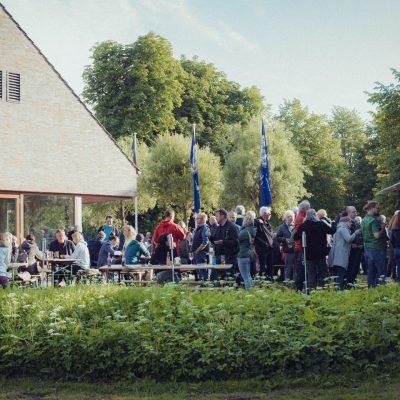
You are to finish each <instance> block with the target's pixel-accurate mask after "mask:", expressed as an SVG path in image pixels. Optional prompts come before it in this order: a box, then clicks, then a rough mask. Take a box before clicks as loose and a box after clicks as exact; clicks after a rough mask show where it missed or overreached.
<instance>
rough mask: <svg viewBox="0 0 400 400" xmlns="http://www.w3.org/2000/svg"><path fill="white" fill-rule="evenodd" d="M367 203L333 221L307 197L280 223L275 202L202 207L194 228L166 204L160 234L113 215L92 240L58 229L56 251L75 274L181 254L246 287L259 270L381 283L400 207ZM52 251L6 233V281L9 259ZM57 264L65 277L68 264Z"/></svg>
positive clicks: (391, 260)
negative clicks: (274, 218)
mask: <svg viewBox="0 0 400 400" xmlns="http://www.w3.org/2000/svg"><path fill="white" fill-rule="evenodd" d="M364 209H365V216H364V218H361V217H360V216H358V215H357V210H356V209H355V207H353V206H348V207H346V208H345V209H344V210H343V212H342V214H341V215H340V216H338V217H336V218H335V219H334V220H331V219H329V218H328V216H327V213H326V211H325V210H318V211H316V210H315V209H313V208H311V205H310V203H309V201H308V200H304V201H302V202H301V203H300V204H299V205H298V207H295V208H293V209H291V210H287V211H286V212H285V213H284V215H283V221H282V222H281V224H280V225H279V228H278V229H276V230H274V229H273V228H272V225H271V223H270V220H271V209H270V208H269V207H261V208H260V210H259V213H258V215H257V214H256V213H255V212H254V211H247V212H246V211H245V209H244V207H243V206H237V207H236V210H235V211H230V212H228V211H227V210H225V209H223V208H220V209H218V210H216V212H215V214H214V215H210V217H209V218H208V216H207V214H206V213H203V212H201V213H199V214H197V215H196V216H195V226H194V228H193V229H188V228H187V227H186V225H185V224H184V223H182V222H181V223H179V224H177V223H175V213H174V211H173V210H167V211H166V212H165V214H164V218H163V220H162V221H161V222H160V223H159V225H158V226H157V227H156V229H155V231H154V233H153V235H151V233H150V232H147V233H146V235H145V236H144V235H142V234H140V233H137V232H136V231H135V229H134V228H133V227H132V226H131V225H127V226H124V227H123V229H122V232H119V230H118V229H117V227H116V226H115V225H114V223H113V218H112V216H111V215H108V216H107V217H106V220H105V223H104V224H103V225H102V226H101V227H100V228H99V229H98V233H97V236H96V238H95V239H93V240H89V241H87V242H86V241H85V240H84V236H83V234H82V229H81V228H80V227H79V226H76V227H75V228H74V229H73V230H72V231H71V232H69V233H66V232H65V230H64V229H58V230H57V231H56V234H55V240H54V241H52V242H51V243H50V246H49V250H50V251H51V252H52V253H53V254H56V255H57V257H59V258H60V259H63V258H64V259H66V260H68V259H71V268H70V271H71V274H72V275H76V274H77V273H78V271H80V270H87V269H90V268H98V267H101V266H104V265H107V264H110V263H122V264H125V263H126V264H128V265H135V264H139V263H148V262H149V263H150V264H153V265H168V264H171V263H173V262H176V261H177V260H179V264H180V263H182V264H195V265H200V264H203V265H204V264H207V263H208V264H229V265H231V268H229V269H226V270H217V269H213V268H210V269H207V268H199V269H197V270H195V278H196V280H199V281H208V280H211V281H215V280H219V279H225V278H231V279H236V280H237V281H238V282H243V285H244V287H245V289H247V290H248V289H250V288H251V287H252V286H253V282H254V279H255V278H256V277H261V278H263V279H265V280H269V281H272V280H274V279H278V280H279V281H287V282H291V284H293V286H294V287H295V289H297V290H303V289H304V288H306V289H307V290H308V291H311V290H315V289H316V288H317V286H322V287H323V286H325V285H326V284H327V282H328V280H329V278H330V277H333V278H334V281H335V285H336V287H337V289H339V290H343V289H345V288H349V287H354V285H355V283H356V280H357V276H358V274H359V273H360V272H361V271H362V272H363V273H364V274H367V282H368V287H375V286H376V285H378V284H384V283H385V279H386V277H387V276H391V277H392V278H394V279H396V280H397V279H398V278H400V212H399V211H396V212H395V213H394V215H393V217H392V218H391V219H390V221H389V223H388V224H387V223H386V219H385V217H384V216H382V215H380V208H379V204H378V203H377V202H374V201H370V202H368V203H367V204H366V206H365V208H364ZM68 235H69V236H70V238H71V240H70V239H69V238H68ZM169 237H172V242H171V241H170V240H169ZM171 246H172V248H171ZM45 256H46V255H45V254H44V253H43V251H42V250H40V249H39V247H38V245H37V244H36V242H35V236H33V235H28V236H27V237H26V240H25V241H24V242H23V243H22V244H21V246H19V247H18V246H17V245H16V240H15V238H14V237H13V236H12V235H11V234H9V233H0V285H2V286H3V287H7V285H8V276H7V265H8V264H9V263H10V262H12V261H14V262H24V263H26V267H25V268H26V270H27V271H28V272H29V273H31V274H36V273H37V272H38V262H40V261H41V260H43V259H44V257H45ZM118 256H119V257H118ZM56 268H57V266H56ZM57 270H58V272H56V277H57V282H58V283H60V284H61V283H62V281H63V280H64V278H65V276H64V275H65V273H64V271H65V268H62V267H61V266H60V268H57ZM180 278H181V276H180V273H179V268H178V270H177V274H176V276H174V277H172V273H171V271H170V270H169V269H166V270H165V271H160V272H159V273H158V274H157V280H158V281H159V282H167V281H169V280H172V279H176V280H179V279H180Z"/></svg>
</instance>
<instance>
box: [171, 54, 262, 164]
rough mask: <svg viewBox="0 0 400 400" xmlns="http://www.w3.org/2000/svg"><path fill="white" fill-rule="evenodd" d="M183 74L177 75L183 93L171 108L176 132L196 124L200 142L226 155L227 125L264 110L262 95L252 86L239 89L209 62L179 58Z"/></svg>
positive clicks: (245, 120)
mask: <svg viewBox="0 0 400 400" xmlns="http://www.w3.org/2000/svg"><path fill="white" fill-rule="evenodd" d="M181 65H182V68H183V69H184V71H185V74H183V75H180V76H181V78H182V84H183V86H184V88H185V89H184V92H183V95H182V105H181V106H180V107H177V108H176V109H175V117H176V119H177V121H178V125H177V132H179V133H184V134H187V133H188V132H190V128H191V124H193V123H196V124H197V128H198V132H199V133H200V135H199V137H198V140H199V144H200V145H206V144H207V145H208V146H211V147H212V149H213V151H214V152H216V153H217V154H218V155H220V156H221V158H222V159H224V157H225V156H226V154H225V151H224V149H226V146H225V143H224V142H225V141H226V140H227V139H228V138H229V135H227V132H228V130H229V128H228V125H231V124H236V123H240V124H242V125H245V124H247V123H248V122H249V121H250V119H251V118H252V117H253V116H255V115H260V114H261V112H262V110H263V109H264V101H263V97H262V96H261V93H260V91H259V89H258V88H256V87H255V86H252V87H249V88H243V89H242V88H241V87H240V85H239V84H238V83H236V82H233V81H230V80H228V79H227V77H226V75H225V73H223V72H221V71H218V70H217V69H216V68H215V66H214V65H213V64H209V63H206V62H204V61H198V60H197V59H196V58H194V59H193V60H188V59H186V58H185V57H182V58H181Z"/></svg>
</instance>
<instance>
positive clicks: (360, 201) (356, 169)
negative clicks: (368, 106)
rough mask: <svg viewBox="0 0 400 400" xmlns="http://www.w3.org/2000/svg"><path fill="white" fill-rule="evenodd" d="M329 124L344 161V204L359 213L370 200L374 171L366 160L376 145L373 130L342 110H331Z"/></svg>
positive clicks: (353, 112) (350, 112) (373, 185)
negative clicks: (338, 142)
mask: <svg viewBox="0 0 400 400" xmlns="http://www.w3.org/2000/svg"><path fill="white" fill-rule="evenodd" d="M329 123H330V125H331V127H332V130H333V135H334V137H335V138H337V139H338V140H339V141H340V147H341V151H342V157H343V159H344V162H345V167H346V171H345V175H344V183H345V187H346V192H345V195H344V199H345V203H346V204H347V205H354V206H355V207H356V208H357V209H358V210H361V209H362V207H363V205H364V204H365V202H366V201H368V200H369V199H371V198H372V193H373V188H374V187H375V184H376V170H375V167H374V165H373V164H372V163H371V161H370V160H369V156H370V154H372V151H373V145H374V143H375V142H376V141H375V140H374V134H373V131H371V130H369V129H368V127H367V125H366V124H365V122H364V121H363V120H362V119H361V117H360V115H359V114H358V113H357V111H355V110H347V109H346V108H343V107H334V108H333V111H332V116H331V118H330V121H329Z"/></svg>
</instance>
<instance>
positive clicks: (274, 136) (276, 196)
mask: <svg viewBox="0 0 400 400" xmlns="http://www.w3.org/2000/svg"><path fill="white" fill-rule="evenodd" d="M235 133H236V137H237V139H238V140H237V141H236V146H235V149H234V150H233V152H232V153H231V154H229V156H228V157H227V160H226V163H225V166H224V184H225V189H224V191H223V193H222V196H221V202H222V204H223V205H224V206H225V207H227V208H228V209H232V208H234V207H235V206H236V205H238V204H243V205H244V206H245V207H246V208H249V209H253V210H258V208H259V204H260V203H259V202H260V151H261V150H260V145H261V121H260V120H259V119H253V120H252V121H251V123H250V124H249V126H248V127H244V128H243V127H240V126H238V125H236V127H235ZM290 140H291V136H290V133H289V132H288V131H287V130H286V129H285V127H284V126H283V124H280V123H279V122H273V123H272V124H271V125H270V126H268V125H267V141H268V150H269V171H270V179H271V189H272V201H273V203H272V208H273V210H274V212H275V213H276V214H277V215H279V217H280V216H281V215H282V214H283V212H284V211H285V210H287V209H288V208H292V207H293V206H295V205H296V204H297V202H298V200H299V199H300V198H301V197H302V196H304V195H305V194H306V191H305V190H304V186H303V182H304V168H303V164H302V158H301V156H300V154H299V152H298V151H297V150H296V149H295V148H294V146H293V144H292V143H291V142H290Z"/></svg>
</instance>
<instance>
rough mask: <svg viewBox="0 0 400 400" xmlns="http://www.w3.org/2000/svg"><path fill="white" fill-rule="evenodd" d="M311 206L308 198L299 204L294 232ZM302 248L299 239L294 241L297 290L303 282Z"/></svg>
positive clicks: (301, 287) (300, 288)
mask: <svg viewBox="0 0 400 400" xmlns="http://www.w3.org/2000/svg"><path fill="white" fill-rule="evenodd" d="M310 208H311V205H310V202H309V201H308V200H303V201H302V202H301V203H300V204H299V212H298V214H297V217H296V219H295V220H294V232H297V230H298V229H299V226H300V225H301V224H302V223H303V222H304V220H305V218H306V214H307V211H308V210H309V209H310ZM302 251H303V248H302V246H301V239H300V240H296V241H295V242H294V252H295V273H296V276H295V278H294V280H295V283H296V289H297V290H303V284H304V281H305V279H306V278H305V273H304V265H303V253H302Z"/></svg>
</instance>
